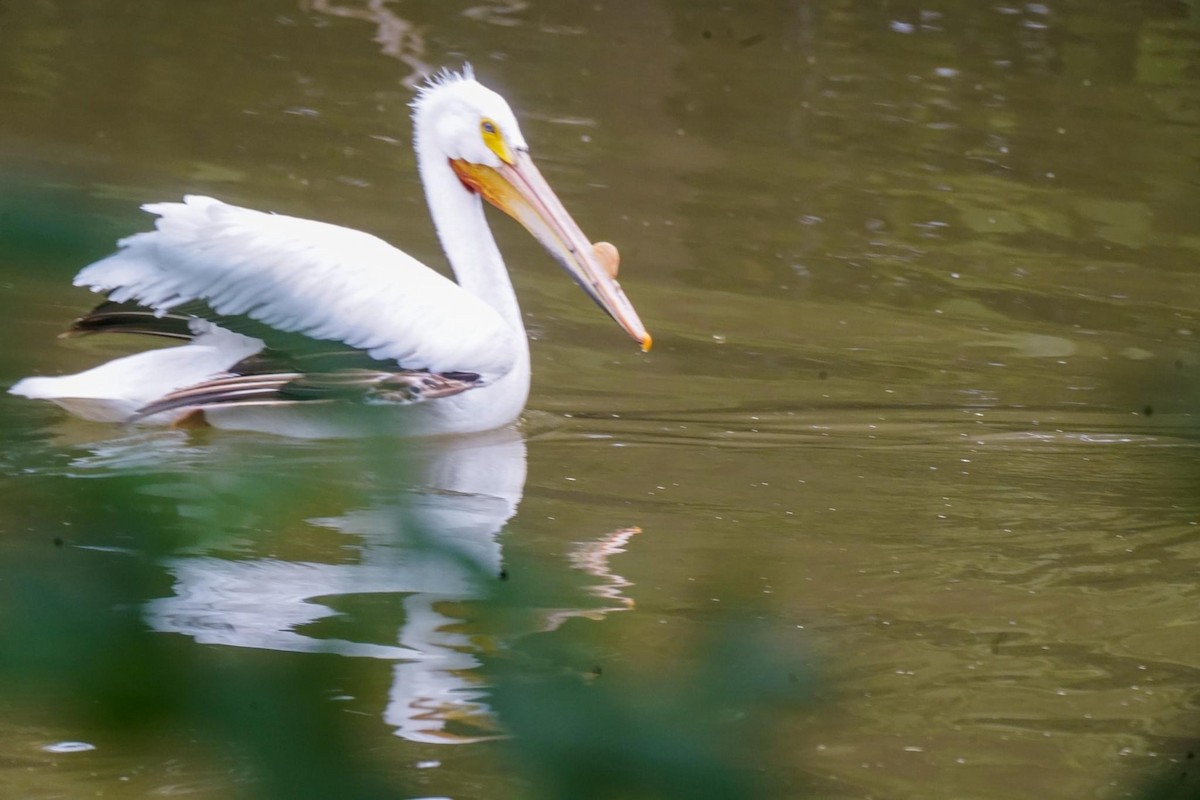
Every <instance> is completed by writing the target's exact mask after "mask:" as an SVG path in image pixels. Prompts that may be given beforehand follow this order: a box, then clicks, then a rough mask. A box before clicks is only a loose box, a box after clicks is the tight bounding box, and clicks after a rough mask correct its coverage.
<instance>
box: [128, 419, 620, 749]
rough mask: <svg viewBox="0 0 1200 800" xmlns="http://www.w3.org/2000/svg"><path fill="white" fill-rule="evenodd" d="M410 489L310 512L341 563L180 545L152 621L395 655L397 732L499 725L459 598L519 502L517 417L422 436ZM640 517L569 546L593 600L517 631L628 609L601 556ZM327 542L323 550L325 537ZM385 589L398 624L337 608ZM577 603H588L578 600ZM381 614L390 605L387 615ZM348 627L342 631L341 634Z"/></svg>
mask: <svg viewBox="0 0 1200 800" xmlns="http://www.w3.org/2000/svg"><path fill="white" fill-rule="evenodd" d="M428 448H429V452H428V453H427V458H425V459H424V460H423V462H422V464H421V467H420V470H419V474H418V475H417V479H416V480H415V481H413V482H412V483H413V485H414V488H413V489H411V490H409V491H406V492H404V493H402V495H401V496H396V495H392V496H391V497H390V498H388V499H387V500H383V501H380V502H378V503H372V504H371V505H370V507H364V508H358V509H354V510H350V511H347V512H345V513H342V514H340V515H337V516H330V517H321V518H312V519H309V520H307V524H308V525H311V526H313V529H314V532H317V531H319V530H322V529H323V530H327V531H335V532H337V533H338V534H340V535H345V536H346V537H347V545H346V546H345V547H344V548H342V549H341V552H342V553H343V554H346V555H348V556H349V557H348V558H346V559H345V560H344V561H339V562H338V563H324V562H318V561H315V560H313V561H295V560H286V559H282V558H265V557H260V558H245V559H237V558H226V557H219V556H215V555H211V554H206V555H192V556H179V557H175V558H172V559H170V560H169V561H168V562H167V564H166V567H167V569H168V571H169V572H170V574H171V576H172V578H173V580H174V584H173V586H172V594H171V596H169V597H163V598H159V599H155V600H152V601H150V602H149V603H148V604H147V606H146V609H145V619H146V621H147V623H148V624H149V625H150V626H151V627H152V628H153V629H154V630H156V631H161V632H170V633H180V634H184V635H187V636H190V637H192V638H193V639H195V640H196V641H197V642H199V643H201V644H206V645H225V646H232V647H251V648H264V649H270V650H280V651H290V652H301V653H304V652H312V653H337V654H339V655H343V656H348V657H359V658H374V659H381V660H387V661H391V662H393V664H392V667H391V669H392V682H391V686H390V689H389V693H388V699H387V704H386V708H385V709H384V711H383V718H384V720H385V721H386V722H387V723H388V724H389V725H390V726H392V727H393V729H394V730H395V731H396V733H397V734H398V735H400V736H402V737H404V738H406V739H410V740H414V741H421V742H470V741H478V740H480V739H483V738H490V737H492V736H494V735H495V733H496V732H495V726H494V723H493V720H492V714H491V712H490V709H489V707H488V705H487V700H486V693H487V687H486V686H485V685H484V684H483V682H482V677H481V676H480V675H479V671H478V667H479V666H480V662H479V660H478V658H477V652H478V650H477V647H478V645H477V644H476V643H475V642H474V641H473V640H472V636H471V635H470V634H469V633H467V632H464V627H465V628H467V629H469V626H464V625H463V620H460V619H456V618H455V617H454V616H453V615H452V613H453V612H452V611H449V610H447V609H450V608H453V607H454V606H455V605H456V604H460V603H462V602H464V601H471V600H481V599H483V598H484V597H486V596H487V593H488V590H489V587H488V586H487V582H489V581H495V580H498V579H499V576H500V574H501V571H502V569H503V558H502V552H501V544H500V541H499V539H498V535H499V533H500V532H501V530H502V529H503V528H504V526H505V524H506V523H507V522H508V521H509V520H510V519H512V517H513V516H514V515H515V514H516V512H517V507H518V504H519V503H520V502H521V497H522V493H523V490H524V485H525V475H526V444H525V441H524V440H523V439H522V438H521V436H520V434H519V433H518V432H517V431H515V430H512V429H508V430H502V431H497V432H493V433H491V434H487V435H484V436H478V437H470V438H462V439H454V440H446V441H440V442H436V443H430V444H429V446H428ZM636 530H637V529H632V528H623V529H619V530H616V531H613V532H612V533H609V534H607V535H605V536H602V537H599V538H598V539H597V540H596V541H588V542H584V543H581V544H579V545H577V546H576V549H575V550H574V551H573V552H572V553H570V554H569V555H568V558H569V561H568V564H569V565H570V566H572V567H573V568H576V569H579V570H581V571H583V572H585V573H587V574H588V575H590V576H594V578H595V585H593V586H591V587H590V588H585V590H584V591H585V592H587V593H588V594H590V595H591V596H592V597H593V598H596V603H597V604H598V605H599V606H600V607H598V608H597V607H586V608H555V609H543V610H541V611H539V612H538V613H537V614H534V615H532V619H531V618H530V615H523V616H525V619H524V621H523V623H522V624H525V625H529V626H531V627H529V628H527V629H526V630H523V631H522V630H518V631H506V632H505V634H506V635H507V634H513V635H520V634H521V633H530V632H534V631H538V630H549V629H553V628H556V627H557V626H558V625H559V624H561V623H562V621H563V620H565V619H568V618H570V617H574V616H584V617H589V618H592V619H597V618H600V617H602V616H603V615H604V614H606V613H607V612H609V611H614V610H625V609H627V608H630V607H631V606H632V602H631V601H630V600H629V599H628V598H626V597H625V596H624V595H623V594H622V591H621V590H622V589H623V588H624V587H625V586H627V585H628V582H627V581H625V580H624V579H623V578H620V577H619V576H617V575H614V574H612V573H611V572H610V571H609V569H608V563H607V559H608V557H609V556H610V555H612V554H614V553H619V552H622V549H623V547H624V545H625V543H626V542H627V541H628V539H629V537H630V536H632V535H633V533H634V532H636ZM325 552H328V548H326V550H325ZM368 601H369V602H370V604H371V614H372V616H373V617H375V616H377V615H379V614H384V615H385V617H387V615H388V614H391V613H392V612H390V611H386V610H385V611H380V610H379V602H380V601H383V602H384V603H387V602H394V603H395V612H394V618H395V619H396V620H397V624H398V630H396V632H395V635H394V637H392V636H390V635H389V634H385V636H387V637H388V638H386V640H383V639H384V637H382V636H379V635H378V634H376V636H375V638H376V639H379V640H375V641H372V640H369V639H370V638H371V637H370V636H369V635H368V634H364V633H362V631H363V630H365V629H367V628H372V629H373V630H378V626H370V625H355V619H354V616H355V615H354V614H353V613H346V612H345V611H342V610H339V609H344V608H346V607H348V606H354V605H355V604H356V603H357V604H361V603H363V602H368ZM581 605H589V604H588V603H587V601H586V600H584V601H583V602H582V603H581ZM388 618H390V617H388ZM347 631H350V632H349V633H347Z"/></svg>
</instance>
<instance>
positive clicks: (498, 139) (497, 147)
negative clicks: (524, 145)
mask: <svg viewBox="0 0 1200 800" xmlns="http://www.w3.org/2000/svg"><path fill="white" fill-rule="evenodd" d="M479 135H480V136H482V137H483V143H484V144H486V145H487V146H488V149H489V150H491V151H492V152H493V153H495V154H496V155H497V156H499V157H500V160H501V161H503V162H504V163H505V164H512V163H513V154H512V151H511V150H509V149H508V142H506V141H504V136H503V134H501V133H500V126H499V125H497V124H496V123H495V122H493V121H492V120H490V119H488V118H487V117H484V118H483V120H482V121H481V122H480V123H479Z"/></svg>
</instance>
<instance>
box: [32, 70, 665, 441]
mask: <svg viewBox="0 0 1200 800" xmlns="http://www.w3.org/2000/svg"><path fill="white" fill-rule="evenodd" d="M412 109H413V130H414V139H415V148H416V155H417V166H418V170H419V173H420V177H421V182H422V185H423V187H424V190H425V197H426V200H427V201H428V206H429V212H430V215H431V216H432V218H433V222H434V226H435V228H436V229H437V233H438V237H439V239H440V241H441V244H442V248H443V249H444V250H445V253H446V256H447V259H448V260H449V262H450V265H451V267H452V269H453V271H454V275H455V278H456V279H457V281H458V282H457V283H455V282H454V281H451V280H449V279H448V278H446V277H444V276H443V275H441V274H439V273H438V272H436V271H434V270H432V269H430V268H429V267H426V266H425V265H423V264H421V263H420V262H418V261H417V260H416V259H414V258H412V257H411V256H409V255H407V254H406V253H404V252H403V251H401V250H399V249H397V248H395V247H393V246H391V245H390V244H387V243H386V242H384V241H383V240H382V239H379V238H377V237H375V236H372V235H370V234H367V233H363V232H361V231H357V230H353V229H350V228H345V227H341V226H337V225H331V224H327V223H322V222H314V221H311V220H306V219H298V218H295V217H289V216H284V215H281V214H271V213H264V212H261V211H253V210H250V209H247V208H241V207H238V206H234V205H229V204H227V203H224V202H221V201H219V200H215V199H213V198H210V197H201V196H186V197H184V198H183V202H168V203H152V204H147V205H145V206H143V209H144V210H146V211H148V212H150V213H152V214H155V215H157V217H158V218H157V220H156V222H155V229H154V230H152V231H147V232H143V233H138V234H135V235H133V236H130V237H128V238H125V239H123V240H121V241H120V242H119V243H118V246H119V249H118V250H117V252H116V253H114V254H112V255H110V256H108V257H107V258H104V259H102V260H100V261H97V262H95V263H93V264H91V265H89V266H87V267H85V268H84V269H83V270H82V271H81V272H80V273H79V274H78V275H77V276H76V278H75V285H77V286H83V287H87V288H90V289H92V290H93V291H96V292H101V293H104V294H106V295H107V300H106V301H105V302H103V303H101V304H100V305H99V306H97V307H96V308H95V309H94V310H93V311H92V312H91V313H89V314H87V315H85V316H83V317H81V318H80V319H78V320H76V321H75V323H74V325H72V327H71V329H70V330H69V331H67V332H66V333H65V334H64V336H77V335H84V334H90V333H98V332H124V333H140V334H146V335H151V336H157V337H165V338H167V339H171V340H176V341H177V342H179V344H177V345H176V346H174V347H167V348H162V349H154V350H147V351H143V352H139V353H135V354H133V355H130V356H125V357H123V358H118V359H115V360H113V361H109V362H107V363H104V364H101V365H100V366H97V367H95V368H92V369H90V370H87V371H85V372H81V373H78V374H75V375H66V376H61V377H31V378H26V379H24V380H22V381H20V382H18V383H17V384H16V385H14V386H13V387H12V389H11V390H10V391H11V392H12V393H14V394H18V395H23V396H25V397H30V398H36V399H44V400H50V401H52V402H54V403H57V404H58V405H60V406H62V407H63V408H65V409H67V410H68V411H70V412H72V413H74V414H76V415H77V416H81V417H85V418H88V419H93V420H101V421H145V422H163V423H174V424H181V423H187V422H196V421H203V422H205V423H208V424H211V425H214V426H217V427H226V428H251V429H259V430H273V431H275V432H280V433H295V434H296V435H305V433H304V431H305V430H307V429H308V427H309V425H308V423H310V422H311V421H313V420H314V419H317V418H320V417H323V416H325V415H327V414H329V413H331V409H332V408H333V407H334V406H342V407H345V406H347V405H353V406H357V407H359V408H362V407H364V406H366V407H370V408H371V409H373V410H374V409H378V408H386V409H388V411H389V414H388V416H389V418H392V417H394V418H395V419H397V420H398V423H397V424H398V425H399V427H400V428H402V429H403V432H405V433H413V434H444V433H470V432H477V431H483V430H490V429H494V428H499V427H503V426H505V425H508V424H510V423H512V422H513V421H515V420H516V419H517V417H518V415H519V414H520V413H521V411H522V409H523V408H524V405H525V401H526V399H527V397H528V393H529V382H530V366H529V344H528V340H527V337H526V333H525V327H524V324H523V321H522V318H521V312H520V308H519V306H518V304H517V298H516V295H515V293H514V291H513V286H512V282H511V280H510V278H509V275H508V272H507V270H506V268H505V266H504V262H503V260H502V258H501V256H500V251H499V249H498V248H497V245H496V241H495V239H494V238H493V236H492V232H491V229H490V228H489V227H488V222H487V219H486V218H485V215H484V208H483V202H482V201H483V200H486V201H488V202H489V203H491V204H492V205H494V206H496V207H498V208H500V209H501V210H503V211H505V212H506V213H508V214H509V215H511V216H512V217H514V218H515V219H516V220H517V221H518V222H520V223H521V224H522V225H523V226H524V227H525V228H526V229H527V230H528V231H529V232H530V233H531V234H532V235H533V236H534V237H535V238H536V239H537V240H538V241H539V242H540V243H541V244H542V245H543V246H544V247H545V248H546V250H547V251H549V253H550V255H551V256H553V257H554V258H555V259H556V260H557V261H558V262H559V263H560V264H561V265H562V266H563V267H564V268H565V269H566V270H567V272H568V273H569V274H570V275H571V277H573V278H574V279H575V281H576V282H577V283H578V284H579V285H580V286H581V287H582V288H583V289H584V291H585V292H586V293H587V294H588V295H589V296H591V298H592V299H593V300H594V301H595V302H596V303H597V304H598V305H599V306H600V307H601V308H602V309H603V310H604V311H605V312H607V313H608V314H609V315H610V316H611V317H612V318H613V319H614V320H616V322H617V323H618V324H619V325H620V326H621V327H622V328H624V329H625V331H626V332H627V333H628V334H629V335H630V336H631V337H633V338H634V339H635V340H636V341H637V342H638V343H639V344H641V346H642V349H643V350H648V349H649V348H650V344H651V338H650V334H649V333H647V331H646V329H645V327H644V326H643V325H642V322H641V320H640V319H639V318H638V315H637V312H636V311H635V310H634V308H633V306H632V304H631V303H630V302H629V300H628V299H627V298H626V297H625V294H624V292H623V291H622V290H621V286H620V284H619V283H618V282H617V281H616V278H615V275H616V252H615V249H613V248H612V246H611V245H607V244H605V243H597V244H592V243H591V242H590V241H589V240H588V239H587V238H586V237H585V236H584V234H583V232H582V231H581V230H580V229H579V226H578V225H577V224H576V223H575V221H574V220H573V219H572V218H571V216H570V215H569V214H568V213H567V211H566V210H565V209H564V208H563V205H562V203H561V202H560V201H559V200H558V198H557V197H556V196H555V194H554V192H553V190H551V188H550V186H549V185H548V184H547V183H546V181H545V180H544V179H543V178H542V176H541V174H540V173H539V171H538V170H537V168H536V167H535V166H534V163H533V161H532V159H531V157H530V154H529V146H528V144H527V142H526V140H525V137H524V136H523V135H522V134H521V129H520V127H519V126H518V124H517V119H516V116H515V115H514V113H513V111H512V109H511V108H510V107H509V105H508V103H507V102H505V100H504V99H503V98H502V97H501V96H500V95H499V94H497V93H496V92H494V91H492V90H490V89H488V88H486V87H484V86H483V85H482V84H480V83H479V82H478V81H476V80H475V78H474V75H473V73H472V71H471V69H470V67H469V66H468V67H466V68H464V70H463V71H462V72H461V73H454V72H449V71H447V72H443V73H441V74H439V75H437V76H435V77H433V78H431V79H430V80H429V81H428V82H427V83H426V85H425V86H424V87H422V89H421V90H420V91H419V93H418V95H417V97H416V99H415V100H414V101H413V103H412ZM285 418H287V419H290V420H291V421H290V422H279V420H281V419H285ZM297 421H299V422H297ZM289 426H290V427H291V428H294V430H292V429H289Z"/></svg>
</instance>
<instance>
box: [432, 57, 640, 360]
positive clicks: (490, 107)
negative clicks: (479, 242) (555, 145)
mask: <svg viewBox="0 0 1200 800" xmlns="http://www.w3.org/2000/svg"><path fill="white" fill-rule="evenodd" d="M413 109H414V111H413V116H414V118H415V121H416V125H415V128H416V131H417V138H418V141H417V148H418V150H420V149H421V148H422V147H423V146H431V147H434V148H436V149H437V151H438V152H439V154H440V155H443V156H444V157H445V159H446V162H447V163H448V164H449V166H450V168H451V169H452V170H453V171H454V174H455V175H456V176H457V177H458V180H459V181H460V182H461V184H462V186H463V187H465V188H466V190H467V191H469V192H471V193H473V194H474V195H476V196H478V197H482V198H483V199H485V200H487V201H488V202H489V203H491V204H492V205H494V206H495V207H496V208H499V209H500V210H501V211H503V212H504V213H506V214H508V215H509V216H511V217H512V218H513V219H515V220H517V222H519V223H521V225H523V226H524V227H525V229H526V230H528V231H529V232H530V233H531V234H533V236H534V238H536V239H537V240H538V242H540V243H541V244H542V246H543V247H545V248H546V250H547V251H548V252H549V253H550V255H551V256H553V257H554V259H555V260H556V261H558V263H559V264H561V265H562V266H563V268H564V269H566V271H567V272H568V273H569V274H570V275H571V277H572V278H574V279H575V282H576V283H578V284H579V285H580V286H581V287H582V288H583V290H584V291H585V292H587V294H588V296H589V297H591V298H592V299H593V300H594V301H595V302H596V304H597V305H599V306H600V307H601V308H602V309H604V311H605V312H606V313H608V315H609V316H611V317H612V318H613V319H614V320H616V322H617V324H619V325H620V326H621V327H622V328H624V329H625V331H626V332H627V333H628V334H629V335H630V336H632V337H633V338H634V339H635V340H636V341H637V342H638V343H640V344H641V346H642V349H643V350H649V349H650V345H651V338H650V334H649V333H647V331H646V329H645V327H644V326H643V325H642V322H641V320H640V319H638V315H637V311H635V310H634V308H633V305H632V304H631V303H630V302H629V300H628V299H627V298H626V297H625V293H624V292H623V291H622V290H621V285H620V284H619V283H617V281H616V270H615V268H614V266H613V264H614V263H615V262H612V261H610V262H606V261H605V260H604V258H603V253H604V251H603V248H602V249H601V255H600V256H597V252H596V248H595V247H594V246H593V245H592V243H591V242H590V241H589V240H588V238H587V237H586V236H584V235H583V231H581V230H580V229H579V226H578V225H577V224H576V223H575V220H574V219H572V218H571V215H570V214H568V213H567V210H566V209H565V208H563V205H562V203H561V201H559V199H558V197H557V196H556V195H555V194H554V191H553V190H552V189H551V188H550V186H549V184H547V183H546V181H545V179H544V178H542V175H541V173H540V172H539V171H538V169H537V167H536V166H534V163H533V160H532V159H531V158H530V156H529V145H528V143H527V142H526V141H525V137H524V135H523V134H522V133H521V127H520V126H519V125H518V124H517V118H516V115H515V114H513V111H512V109H511V108H510V107H509V105H508V103H507V102H505V100H504V98H503V97H501V96H500V95H498V94H496V93H495V92H493V91H492V90H491V89H488V88H487V87H485V86H484V85H483V84H481V83H479V82H478V81H476V80H475V78H474V75H473V73H472V71H471V69H470V67H466V68H464V70H463V72H462V73H461V74H458V73H453V72H444V73H442V74H440V75H438V76H435V77H434V78H433V79H431V81H430V82H429V83H428V84H427V85H426V86H425V87H424V88H423V89H422V90H421V93H420V94H419V95H418V96H417V99H416V100H415V101H414V102H413Z"/></svg>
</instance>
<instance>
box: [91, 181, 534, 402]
mask: <svg viewBox="0 0 1200 800" xmlns="http://www.w3.org/2000/svg"><path fill="white" fill-rule="evenodd" d="M143 208H144V209H145V210H146V211H149V212H151V213H152V214H157V215H158V220H157V222H156V224H155V230H153V231H149V232H146V233H139V234H135V235H133V236H130V237H128V238H126V239H123V240H122V241H121V242H120V250H118V251H117V252H116V253H114V254H113V255H111V256H109V257H108V258H105V259H103V260H101V261H98V262H96V263H94V264H92V265H90V266H88V267H85V268H84V269H83V270H82V271H81V272H80V273H79V275H77V276H76V278H75V285H77V286H87V287H89V288H91V289H92V290H93V291H98V292H105V293H107V294H108V297H109V299H110V300H111V301H113V302H115V303H125V302H126V301H136V302H137V303H139V304H141V305H144V306H146V307H148V308H150V309H152V310H153V311H154V312H155V313H156V314H158V315H160V316H165V315H167V314H168V312H170V311H171V310H172V309H175V308H177V307H186V305H187V304H188V303H191V302H194V301H202V302H203V303H205V304H207V305H208V306H209V307H211V308H212V309H213V310H214V311H215V312H216V313H217V314H219V315H221V317H225V318H228V317H236V316H240V315H244V316H246V317H249V318H250V319H252V320H255V321H257V322H259V323H262V324H264V325H267V326H270V327H271V328H275V329H277V330H279V331H285V332H288V333H298V334H303V335H304V336H307V337H310V338H313V339H320V340H329V341H337V342H342V343H344V344H347V345H349V346H350V347H353V348H355V349H359V350H363V351H365V352H366V353H367V354H368V355H369V356H370V357H371V358H373V359H376V360H380V361H387V362H392V363H394V364H397V365H399V366H401V367H403V368H404V369H406V370H417V371H422V372H426V371H427V372H430V373H471V374H473V375H478V376H479V379H480V383H488V382H491V381H492V380H495V379H496V378H498V377H500V376H502V375H504V374H505V373H507V372H508V371H509V370H510V369H511V368H512V366H513V363H514V360H515V354H516V353H517V352H518V350H519V348H518V347H517V343H516V341H515V337H516V335H517V334H516V332H514V331H513V330H512V329H511V328H510V327H509V326H508V325H507V323H505V322H504V320H503V319H502V318H501V317H500V315H499V314H497V313H496V312H495V311H494V310H493V309H492V308H491V307H490V306H488V305H487V304H486V303H484V302H483V301H482V300H480V299H478V298H476V297H475V296H474V295H471V294H470V293H468V292H466V291H465V290H464V289H462V288H461V287H460V286H458V285H457V284H456V283H454V282H453V281H451V280H449V279H448V278H445V277H444V276H442V275H439V274H438V273H436V272H434V271H433V270H431V269H429V268H428V267H426V266H424V265H423V264H421V263H420V262H418V261H417V260H416V259H414V258H412V257H411V256H409V255H407V254H406V253H404V252H402V251H400V250H398V249H396V248H395V247H392V246H391V245H389V244H387V243H386V242H384V241H383V240H382V239H379V238H377V237H375V236H371V235H370V234H366V233H362V232H361V231H356V230H352V229H350V228H343V227H340V226H337V225H329V224H326V223H322V222H314V221H311V220H305V219H298V218H295V217H288V216H284V215H280V214H267V213H263V212H260V211H252V210H250V209H245V208H240V207H238V206H231V205H228V204H226V203H222V202H220V201H218V200H214V199H212V198H209V197H199V196H194V195H192V196H187V197H185V198H184V201H183V202H182V203H154V204H149V205H145V206H143Z"/></svg>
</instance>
